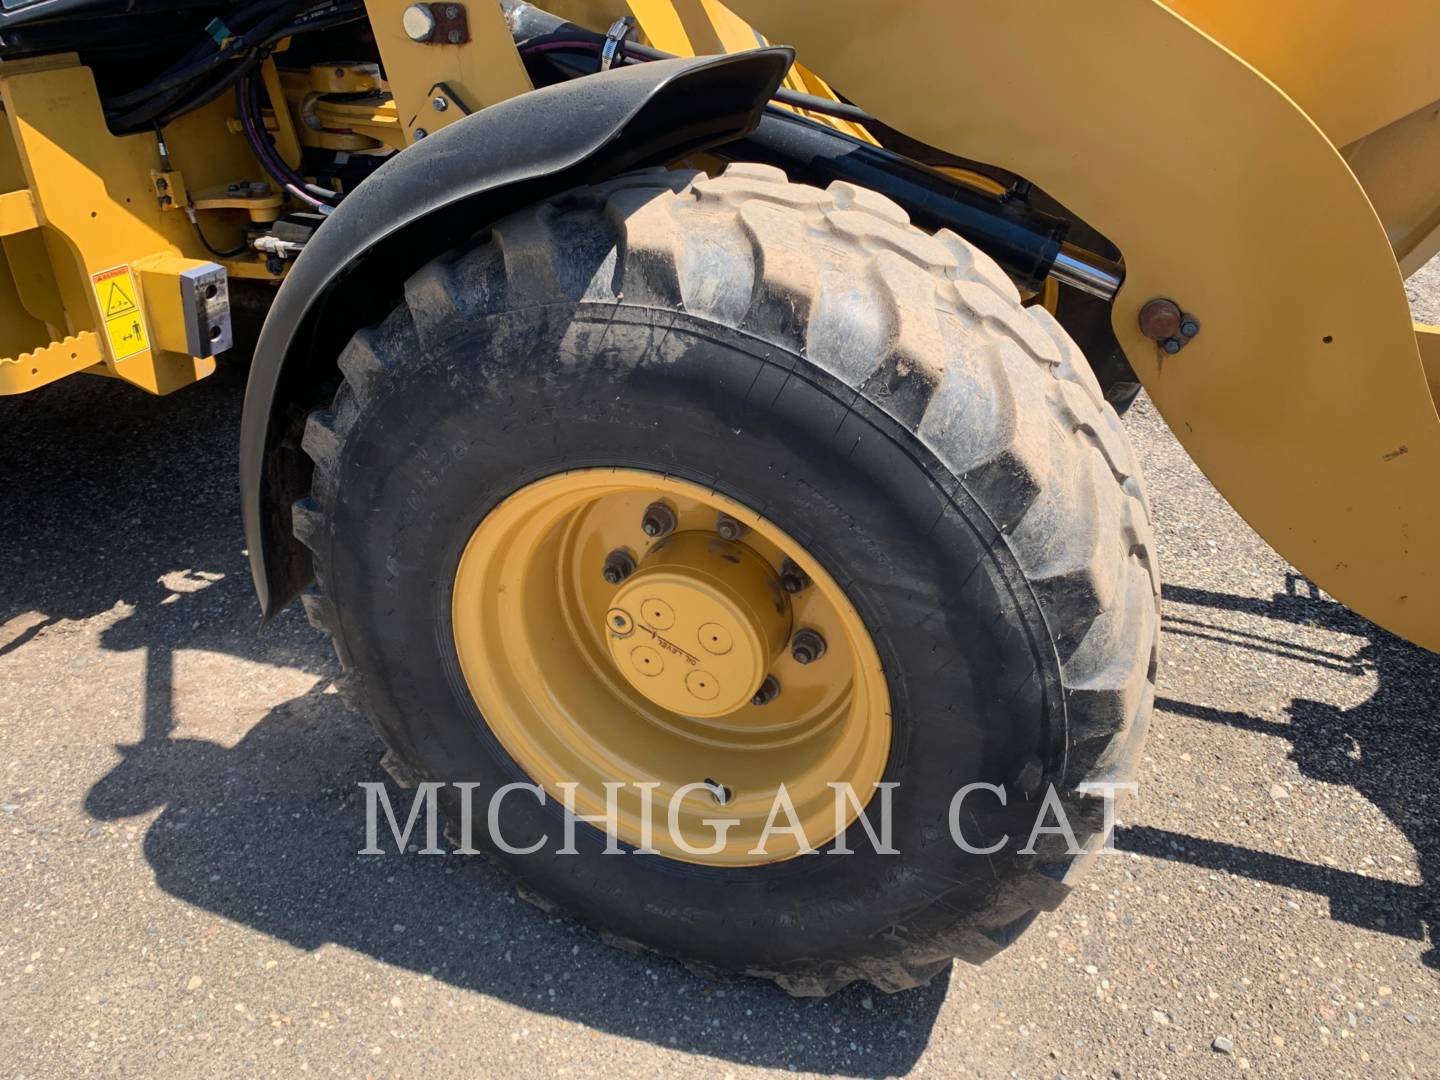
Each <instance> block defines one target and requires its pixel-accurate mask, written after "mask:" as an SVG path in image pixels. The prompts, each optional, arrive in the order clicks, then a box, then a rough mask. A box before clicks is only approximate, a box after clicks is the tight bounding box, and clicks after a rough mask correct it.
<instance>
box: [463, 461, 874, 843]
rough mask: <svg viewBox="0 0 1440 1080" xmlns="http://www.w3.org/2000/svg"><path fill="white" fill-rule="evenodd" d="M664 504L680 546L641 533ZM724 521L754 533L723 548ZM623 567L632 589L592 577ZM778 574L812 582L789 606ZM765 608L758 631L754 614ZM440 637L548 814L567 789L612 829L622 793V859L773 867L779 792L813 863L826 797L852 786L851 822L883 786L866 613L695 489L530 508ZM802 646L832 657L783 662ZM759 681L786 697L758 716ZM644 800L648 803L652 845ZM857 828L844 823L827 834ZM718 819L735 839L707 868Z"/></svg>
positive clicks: (536, 488)
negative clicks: (720, 528)
mask: <svg viewBox="0 0 1440 1080" xmlns="http://www.w3.org/2000/svg"><path fill="white" fill-rule="evenodd" d="M656 500H664V501H665V502H666V504H667V505H668V506H669V508H670V509H671V511H672V512H673V513H674V515H675V519H676V526H675V531H674V532H673V533H671V534H669V535H668V536H664V537H660V538H655V539H652V538H649V537H647V536H646V534H645V533H644V531H643V530H642V528H641V522H642V520H643V518H644V516H645V511H646V508H647V506H649V505H650V504H651V503H653V502H655V501H656ZM720 512H724V513H726V514H729V515H730V516H731V517H733V518H734V519H735V520H736V521H738V522H740V523H741V524H743V525H745V526H748V527H749V528H750V530H751V531H750V532H748V533H746V534H745V535H744V536H742V537H740V538H739V539H738V542H731V541H725V540H721V539H720V538H719V537H718V535H717V534H716V533H715V531H714V530H715V528H716V525H717V522H718V514H719V513H720ZM621 548H623V549H626V550H628V551H629V552H630V554H631V557H632V558H634V559H635V560H636V562H637V563H638V569H637V570H636V571H635V573H634V574H633V576H631V577H630V578H628V579H626V580H625V581H624V582H623V583H616V584H612V583H610V582H609V581H607V580H606V579H605V578H604V576H603V574H602V569H603V567H604V565H605V562H606V557H607V555H608V554H609V553H610V552H613V551H615V550H617V549H621ZM787 558H789V559H791V560H793V561H794V562H795V563H796V564H797V565H798V566H799V567H800V568H801V569H802V570H803V571H804V572H805V573H806V574H807V575H808V576H809V578H810V580H811V584H810V586H809V587H808V588H804V589H802V590H800V591H799V592H797V593H795V594H793V595H791V594H788V593H786V592H784V591H783V590H781V589H780V588H779V586H778V582H777V581H776V576H777V572H778V571H779V569H780V568H781V566H782V564H783V562H784V560H785V559H787ZM732 559H733V560H735V561H734V562H731V561H730V560H732ZM732 569H733V570H734V571H735V573H732V572H731V571H732ZM767 604H768V605H769V608H770V611H769V614H768V615H767V614H766V613H765V612H764V611H762V610H758V609H759V608H763V607H764V606H766V605H767ZM451 621H452V627H453V630H454V634H455V647H456V654H457V656H458V659H459V661H460V668H461V671H462V672H463V674H464V677H465V681H466V684H467V685H468V686H469V688H470V691H471V693H472V694H473V695H474V697H475V701H476V704H477V705H478V706H479V709H480V712H481V714H482V715H483V716H484V717H485V719H486V722H487V723H488V725H489V727H490V729H491V731H492V732H493V733H494V734H495V737H496V738H497V739H499V741H500V743H501V745H503V746H504V747H505V749H506V751H507V752H508V753H509V754H510V756H511V757H512V758H514V759H515V761H516V762H517V763H518V764H519V765H520V767H521V768H522V769H524V771H525V772H526V773H527V774H528V775H529V776H530V777H531V779H532V780H534V781H535V782H536V783H538V784H540V785H541V786H542V787H543V788H544V789H545V790H546V792H547V794H548V795H549V796H550V797H551V798H553V799H556V800H557V801H560V800H563V798H564V793H565V785H566V784H571V783H573V784H575V785H577V786H576V788H575V789H574V805H575V808H576V810H577V812H579V813H582V814H587V815H597V814H603V813H605V810H606V799H607V796H606V788H605V785H606V784H607V783H615V782H619V783H622V784H624V785H625V787H624V788H622V789H621V790H620V791H619V793H618V797H617V805H616V814H615V820H616V825H617V829H616V834H617V835H618V836H619V838H620V839H621V840H623V841H624V842H626V843H628V844H631V845H632V846H635V847H647V846H648V847H649V848H651V849H652V850H655V851H659V852H663V853H664V854H666V855H669V856H671V857H672V858H676V859H681V860H684V861H687V862H693V863H701V864H706V865H716V866H740V865H755V864H760V863H768V862H778V861H780V860H782V859H786V858H789V857H791V856H793V855H796V854H798V853H799V852H800V851H801V850H803V848H802V846H801V844H800V840H799V837H797V836H795V835H794V834H787V835H776V836H772V837H770V838H769V842H768V844H767V849H766V851H763V852H756V851H755V850H754V849H755V847H756V842H757V840H758V839H759V837H760V836H761V834H762V833H763V831H764V826H765V823H766V820H767V817H768V814H769V811H770V808H771V805H772V803H773V802H774V800H775V798H776V792H777V791H778V789H779V787H780V785H782V784H783V785H784V786H785V789H786V791H787V793H788V795H789V797H790V799H791V801H792V802H793V805H794V808H795V811H796V815H795V816H796V820H797V821H798V823H799V824H800V826H801V827H802V829H803V830H804V832H805V838H806V840H807V841H808V843H809V845H810V846H811V847H819V846H821V845H823V844H824V843H825V842H827V841H828V840H830V839H832V838H833V837H834V836H835V835H836V833H837V819H836V799H835V792H834V791H833V790H832V789H831V788H830V787H829V786H828V784H829V783H830V782H836V783H844V782H848V783H850V784H851V785H852V787H853V790H854V792H855V794H856V796H857V798H858V800H859V801H860V803H861V804H862V805H863V804H864V803H865V802H866V801H868V798H869V795H870V794H871V793H872V792H873V790H874V787H873V785H874V784H875V783H876V782H878V781H879V780H880V778H881V776H882V775H883V774H884V770H885V763H886V761H887V759H888V756H889V748H890V709H889V692H888V689H887V687H886V682H885V676H884V672H883V670H882V669H881V665H880V658H879V655H878V654H877V653H876V651H875V646H874V643H873V642H872V641H871V639H870V635H869V633H868V631H867V630H866V628H865V625H864V622H863V620H861V618H860V615H859V613H858V612H857V611H856V610H855V608H854V606H853V605H851V603H850V602H849V600H848V598H847V597H846V596H845V593H844V591H843V590H841V589H840V587H839V585H838V584H836V582H835V581H834V579H833V578H831V577H830V575H829V574H828V573H826V572H825V570H824V568H823V567H821V566H820V564H819V563H818V562H816V561H815V560H814V559H813V558H812V557H811V556H810V555H809V554H808V553H807V552H806V551H805V550H804V549H803V548H802V547H800V545H798V544H797V543H795V541H794V540H793V539H792V538H791V537H789V536H787V535H786V534H785V533H784V532H782V531H781V530H779V529H778V528H776V527H775V525H774V524H773V523H771V522H769V521H767V520H766V519H765V518H763V517H761V516H760V515H759V514H756V513H754V512H752V511H750V510H749V509H747V508H746V507H744V506H742V505H741V504H739V503H737V502H735V501H733V500H731V499H728V498H725V497H723V496H720V495H716V494H714V493H713V492H711V491H709V490H708V489H706V488H703V487H700V486H698V485H695V484H690V483H686V482H683V481H679V480H674V479H670V478H667V477H664V476H661V475H660V474H658V473H649V472H641V471H636V470H629V469H582V470H576V471H573V472H569V473H561V474H558V475H556V476H551V477H547V478H545V479H543V480H540V481H537V482H535V483H533V484H530V485H529V486H527V487H525V488H522V489H521V490H520V491H519V492H517V493H515V494H514V495H512V496H511V497H510V498H508V499H506V500H505V501H504V502H502V503H501V504H500V505H499V506H498V507H496V508H495V509H494V510H492V511H491V512H490V513H489V514H488V515H487V516H486V518H485V519H484V520H483V521H482V522H481V523H480V525H479V527H478V528H477V529H476V531H475V533H474V535H473V536H472V537H471V539H470V541H469V543H468V544H467V545H466V548H465V551H464V552H463V554H462V556H461V559H460V564H459V568H458V570H457V573H456V578H455V585H454V591H453V594H452V603H451ZM794 628H806V629H811V630H815V631H818V632H819V633H820V634H821V635H822V636H823V637H824V640H825V642H826V648H825V650H824V654H823V655H822V656H820V658H819V659H816V660H814V661H813V662H811V663H804V664H802V663H800V662H799V661H798V660H796V659H795V657H794V656H793V655H792V653H791V651H790V650H788V649H786V648H785V645H786V642H787V641H788V640H789V635H790V632H791V630H792V629H794ZM767 674H769V675H772V676H773V677H774V678H776V679H778V680H779V684H780V691H779V694H778V696H776V697H775V698H773V699H772V700H770V701H768V702H766V703H764V704H755V703H753V702H752V700H751V699H752V696H753V695H754V693H755V690H756V689H757V687H758V686H759V684H760V682H761V680H762V679H763V678H764V677H765V676H766V675H767ZM646 684H651V685H646ZM706 781H710V782H712V784H713V785H715V786H716V787H718V788H722V789H725V791H726V792H728V795H727V796H726V797H725V798H723V800H720V799H717V797H716V795H715V793H714V792H713V791H712V790H710V789H706V788H704V787H701V786H700V785H701V784H702V783H704V782H706ZM637 785H653V786H651V787H649V788H648V790H649V791H650V793H651V801H652V807H653V815H652V820H653V823H654V826H655V827H654V828H653V830H651V831H650V833H649V835H647V830H646V829H645V825H644V819H645V817H646V811H645V807H644V802H643V796H642V791H643V790H647V789H643V788H641V787H638V786H637ZM687 788H688V791H687V790H686V789H687ZM672 801H673V803H674V807H675V811H676V817H675V825H674V829H673V833H672V830H671V829H669V828H667V823H668V818H669V813H668V811H669V808H670V807H671V804H672ZM855 813H856V809H855V807H854V805H853V804H850V805H847V806H846V807H844V813H843V815H842V816H841V817H840V819H839V822H838V825H839V826H840V827H841V828H843V827H844V826H845V825H847V824H848V823H849V822H850V821H852V820H854V816H855ZM714 818H733V819H735V820H736V822H737V824H736V825H734V826H733V827H731V828H730V829H729V831H728V834H727V835H725V836H724V838H723V840H724V842H723V843H721V844H719V845H718V846H716V847H713V849H711V850H708V851H707V850H704V849H706V848H707V847H710V846H711V845H712V843H713V842H714V840H715V832H714V830H713V829H712V828H711V826H710V824H709V819H714ZM687 847H688V850H687Z"/></svg>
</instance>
